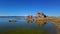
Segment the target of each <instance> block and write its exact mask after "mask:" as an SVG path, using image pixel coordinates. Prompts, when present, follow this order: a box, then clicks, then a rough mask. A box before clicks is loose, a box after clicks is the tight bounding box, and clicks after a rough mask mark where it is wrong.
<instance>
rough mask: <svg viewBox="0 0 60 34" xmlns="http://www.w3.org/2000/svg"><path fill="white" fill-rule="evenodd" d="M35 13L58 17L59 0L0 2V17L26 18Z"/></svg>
mask: <svg viewBox="0 0 60 34" xmlns="http://www.w3.org/2000/svg"><path fill="white" fill-rule="evenodd" d="M36 12H44V13H45V14H46V15H48V16H60V0H0V16H26V15H35V14H36Z"/></svg>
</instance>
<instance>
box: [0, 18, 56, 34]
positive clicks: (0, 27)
mask: <svg viewBox="0 0 60 34" xmlns="http://www.w3.org/2000/svg"><path fill="white" fill-rule="evenodd" d="M10 19H14V18H0V32H1V31H2V33H3V32H6V31H7V32H8V31H12V30H24V29H26V30H29V29H34V30H37V31H41V30H46V31H48V32H49V33H51V34H56V27H55V25H54V24H51V23H50V22H48V23H47V24H45V26H44V27H40V26H38V25H37V24H36V23H32V24H28V23H27V22H26V21H25V20H18V21H17V22H9V20H10Z"/></svg>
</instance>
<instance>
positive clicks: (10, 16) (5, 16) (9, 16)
mask: <svg viewBox="0 0 60 34" xmlns="http://www.w3.org/2000/svg"><path fill="white" fill-rule="evenodd" d="M0 18H25V16H0Z"/></svg>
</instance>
